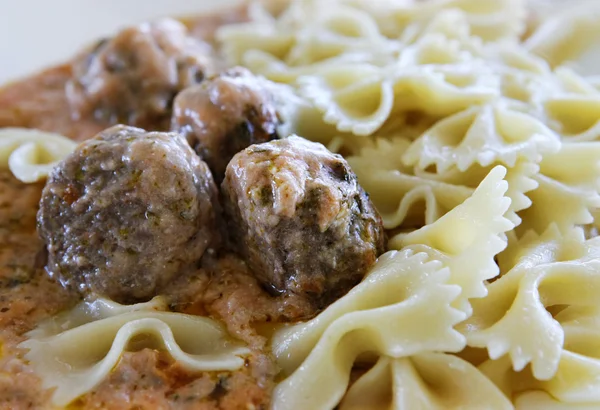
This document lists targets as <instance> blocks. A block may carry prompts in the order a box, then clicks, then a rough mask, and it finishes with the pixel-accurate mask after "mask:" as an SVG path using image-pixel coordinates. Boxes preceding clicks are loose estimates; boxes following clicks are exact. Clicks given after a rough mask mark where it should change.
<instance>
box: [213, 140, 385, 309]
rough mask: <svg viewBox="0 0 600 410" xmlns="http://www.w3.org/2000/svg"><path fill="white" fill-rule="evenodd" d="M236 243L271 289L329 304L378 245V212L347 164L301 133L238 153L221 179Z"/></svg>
mask: <svg viewBox="0 0 600 410" xmlns="http://www.w3.org/2000/svg"><path fill="white" fill-rule="evenodd" d="M222 193H223V196H224V201H225V204H224V206H225V210H226V212H227V215H228V217H229V219H230V225H229V228H230V231H231V232H232V234H233V235H234V240H235V241H236V246H237V247H238V248H239V249H240V251H241V253H242V254H243V256H244V257H245V258H246V261H247V263H248V265H249V266H250V268H251V269H252V271H253V272H254V274H255V275H256V276H257V277H258V279H259V280H261V281H262V283H263V284H264V285H266V286H267V287H268V288H269V289H271V290H273V291H275V292H277V293H285V292H293V293H296V294H301V295H304V296H306V297H308V298H309V299H311V300H313V301H316V302H317V303H318V304H319V305H323V304H326V303H329V302H330V301H332V300H333V299H335V298H337V297H339V296H341V295H343V294H344V293H346V292H347V291H348V290H349V289H350V288H351V287H352V286H354V285H355V284H356V283H358V282H359V281H360V280H361V278H362V277H363V276H364V275H365V273H366V272H367V271H368V269H369V267H370V266H371V265H372V264H373V263H374V262H375V260H376V258H377V257H378V256H379V255H380V254H381V253H382V252H383V251H384V247H385V234H384V230H383V224H382V221H381V218H380V216H379V214H378V213H377V211H376V210H375V208H374V207H373V205H372V204H371V201H370V200H369V198H368V196H367V194H366V193H365V191H364V190H363V189H362V188H361V187H360V185H359V184H358V182H357V179H356V175H355V174H354V173H353V172H352V170H351V169H350V167H349V165H348V163H347V162H346V161H345V160H344V159H343V158H342V157H341V156H340V155H337V154H332V153H331V152H329V151H328V150H327V149H326V148H325V147H324V146H323V145H321V144H317V143H313V142H309V141H307V140H305V139H303V138H299V137H290V138H286V139H283V140H278V141H272V142H268V143H264V144H259V145H253V146H251V147H249V148H248V149H246V150H244V151H243V152H240V153H239V154H237V155H236V156H235V157H234V158H233V159H232V160H231V162H230V164H229V166H228V167H227V172H226V175H225V180H224V181H223V185H222Z"/></svg>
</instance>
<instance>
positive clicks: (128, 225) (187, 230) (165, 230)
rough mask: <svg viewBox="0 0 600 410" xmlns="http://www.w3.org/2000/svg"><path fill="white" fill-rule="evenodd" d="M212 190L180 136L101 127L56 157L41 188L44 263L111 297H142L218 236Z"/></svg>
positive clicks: (64, 278)
mask: <svg viewBox="0 0 600 410" xmlns="http://www.w3.org/2000/svg"><path fill="white" fill-rule="evenodd" d="M217 194H218V193H217V188H216V186H215V184H214V181H213V179H212V176H211V174H210V170H209V169H208V166H207V165H206V164H205V163H204V162H203V161H202V160H200V158H198V156H197V155H196V154H195V153H194V152H193V151H192V149H191V148H190V147H189V146H188V144H187V143H186V141H185V140H184V139H183V137H181V136H180V135H177V134H175V133H161V132H149V133H147V132H145V131H144V130H142V129H139V128H134V127H128V126H123V125H119V126H115V127H112V128H109V129H107V130H105V131H103V132H101V133H100V134H98V135H97V136H96V137H94V138H93V139H91V140H88V141H86V142H84V143H82V144H81V145H79V146H78V147H77V149H76V150H75V152H73V153H72V154H71V155H69V156H68V157H67V158H66V159H65V160H63V161H62V162H61V163H60V164H59V165H58V166H57V167H56V168H55V169H54V170H53V171H52V173H51V175H50V177H49V180H48V182H47V184H46V186H45V188H44V190H43V192H42V199H41V202H40V210H39V212H38V231H39V234H40V236H41V238H42V239H43V240H44V241H45V243H46V244H47V248H48V265H47V270H48V271H49V273H50V274H51V275H53V276H56V277H58V279H59V280H60V281H61V283H62V284H63V285H65V286H74V287H77V288H78V289H79V290H81V291H86V290H91V291H93V292H95V293H97V294H100V295H103V296H108V297H110V298H112V299H113V300H115V301H117V302H120V303H131V302H138V301H143V300H148V299H150V298H152V297H153V296H155V295H156V294H157V292H159V291H160V290H161V289H162V288H163V287H164V286H165V285H166V284H168V283H169V282H170V281H171V280H172V279H174V278H175V277H176V276H177V275H178V274H179V273H180V272H181V270H182V269H185V268H186V267H188V266H194V264H195V263H196V262H198V261H199V260H200V258H201V257H202V255H203V254H204V252H205V251H206V250H207V249H208V248H209V247H212V246H216V244H218V241H219V234H218V230H217V229H216V226H217V218H218V215H219V205H218V202H217Z"/></svg>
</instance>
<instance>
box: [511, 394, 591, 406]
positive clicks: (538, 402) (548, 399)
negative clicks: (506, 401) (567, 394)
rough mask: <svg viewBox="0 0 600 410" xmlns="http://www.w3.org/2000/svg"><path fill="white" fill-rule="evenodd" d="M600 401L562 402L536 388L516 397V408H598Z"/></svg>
mask: <svg viewBox="0 0 600 410" xmlns="http://www.w3.org/2000/svg"><path fill="white" fill-rule="evenodd" d="M597 408H598V403H561V402H560V401H558V400H556V399H554V398H553V397H552V396H551V395H549V394H548V393H545V392H543V391H539V390H535V391H529V392H526V393H523V394H520V395H519V396H517V397H516V399H515V410H596V409H597Z"/></svg>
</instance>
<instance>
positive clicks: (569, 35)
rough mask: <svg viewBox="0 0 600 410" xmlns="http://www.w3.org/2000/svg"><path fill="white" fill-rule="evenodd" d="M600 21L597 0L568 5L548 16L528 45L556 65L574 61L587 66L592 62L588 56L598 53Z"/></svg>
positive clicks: (599, 9) (574, 63) (534, 51)
mask: <svg viewBox="0 0 600 410" xmlns="http://www.w3.org/2000/svg"><path fill="white" fill-rule="evenodd" d="M599 23H600V7H598V4H597V3H595V2H593V1H590V2H586V3H580V7H577V4H575V7H571V8H570V9H564V10H562V12H561V13H556V15H555V16H553V17H552V18H549V19H547V20H546V21H545V22H544V23H543V24H542V25H541V26H540V27H539V28H538V29H537V30H536V31H535V32H534V33H533V34H532V35H531V36H530V37H529V38H528V39H527V41H526V42H525V45H526V46H527V48H528V49H529V50H531V51H532V52H533V53H535V54H537V55H539V56H541V57H543V58H544V59H545V60H546V61H548V62H549V63H550V64H551V65H552V66H553V67H558V66H560V65H564V64H571V65H575V66H577V67H578V68H581V69H585V68H586V66H588V65H589V64H585V63H586V59H587V61H594V57H596V58H597V56H598V54H597V53H598V51H597V49H595V47H594V46H595V45H596V44H597V43H598V41H600V25H599ZM594 65H595V63H594V64H593V65H592V67H593V66H594ZM584 74H590V73H586V72H584ZM594 74H595V73H594Z"/></svg>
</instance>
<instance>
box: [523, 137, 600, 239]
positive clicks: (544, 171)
mask: <svg viewBox="0 0 600 410" xmlns="http://www.w3.org/2000/svg"><path fill="white" fill-rule="evenodd" d="M599 158H600V142H587V143H564V144H563V145H562V147H561V149H560V151H559V152H557V153H555V154H547V155H545V156H544V158H543V160H542V162H541V163H540V174H539V175H536V176H534V179H535V180H536V181H537V183H538V184H539V187H538V188H537V189H535V190H533V191H531V192H529V193H528V196H529V198H530V199H531V201H532V206H531V207H530V208H528V209H527V210H525V211H523V212H522V214H521V217H522V218H523V220H524V223H523V224H522V225H521V226H520V227H519V229H520V231H521V232H524V231H525V230H527V229H533V230H535V231H537V232H543V231H544V230H545V229H546V228H547V227H548V226H549V225H550V224H551V223H555V224H557V225H558V227H559V228H560V229H561V230H562V231H566V230H568V229H570V228H571V227H573V226H577V225H586V224H590V223H592V222H594V217H593V215H592V212H594V211H595V210H596V209H598V208H600V181H599V177H600V159H599Z"/></svg>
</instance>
